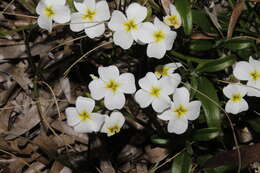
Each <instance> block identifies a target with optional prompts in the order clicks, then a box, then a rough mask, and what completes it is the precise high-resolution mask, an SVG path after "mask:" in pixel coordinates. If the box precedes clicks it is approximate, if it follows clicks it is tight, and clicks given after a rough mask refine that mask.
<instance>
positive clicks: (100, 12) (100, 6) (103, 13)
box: [95, 0, 110, 22]
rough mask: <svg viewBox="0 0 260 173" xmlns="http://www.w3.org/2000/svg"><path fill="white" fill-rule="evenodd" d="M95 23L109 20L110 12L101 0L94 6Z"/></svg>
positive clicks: (105, 3)
mask: <svg viewBox="0 0 260 173" xmlns="http://www.w3.org/2000/svg"><path fill="white" fill-rule="evenodd" d="M96 12H97V14H96V15H95V21H100V22H101V21H105V20H108V19H109V18H110V11H109V7H108V4H107V2H106V1H104V0H102V1H99V2H98V3H97V4H96Z"/></svg>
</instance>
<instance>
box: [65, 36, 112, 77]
mask: <svg viewBox="0 0 260 173" xmlns="http://www.w3.org/2000/svg"><path fill="white" fill-rule="evenodd" d="M111 43H112V41H110V42H106V43H104V44H101V45H99V46H97V47H95V48H94V49H91V50H90V51H88V52H87V53H85V54H84V55H82V56H81V57H80V58H79V59H78V60H76V61H75V62H74V63H73V64H72V65H71V66H70V67H69V68H68V69H67V70H66V71H65V72H64V77H66V76H67V75H68V74H69V72H70V70H71V69H72V68H73V67H74V66H75V65H76V64H77V63H79V62H80V61H81V60H82V59H83V58H85V57H86V56H87V55H89V54H90V53H92V52H94V51H95V50H97V49H99V48H101V47H103V46H106V45H109V44H111Z"/></svg>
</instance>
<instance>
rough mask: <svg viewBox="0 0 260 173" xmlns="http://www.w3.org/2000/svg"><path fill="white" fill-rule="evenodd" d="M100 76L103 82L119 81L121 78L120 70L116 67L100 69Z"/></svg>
mask: <svg viewBox="0 0 260 173" xmlns="http://www.w3.org/2000/svg"><path fill="white" fill-rule="evenodd" d="M98 74H99V76H100V78H101V79H102V80H103V81H109V80H117V79H118V78H119V70H118V68H117V67H116V66H115V65H110V66H108V67H99V68H98Z"/></svg>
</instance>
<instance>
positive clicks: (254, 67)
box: [233, 57, 260, 97]
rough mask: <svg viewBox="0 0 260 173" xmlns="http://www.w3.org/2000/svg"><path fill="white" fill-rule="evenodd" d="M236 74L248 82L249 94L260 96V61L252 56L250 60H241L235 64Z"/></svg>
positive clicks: (234, 72) (238, 77)
mask: <svg viewBox="0 0 260 173" xmlns="http://www.w3.org/2000/svg"><path fill="white" fill-rule="evenodd" d="M233 74H234V76H235V77H236V78H237V79H239V80H245V81H248V82H247V86H250V87H247V89H248V92H247V95H248V96H255V97H260V61H259V60H255V59H253V58H252V57H250V58H249V62H246V61H240V62H238V63H237V64H236V65H235V68H234V71H233Z"/></svg>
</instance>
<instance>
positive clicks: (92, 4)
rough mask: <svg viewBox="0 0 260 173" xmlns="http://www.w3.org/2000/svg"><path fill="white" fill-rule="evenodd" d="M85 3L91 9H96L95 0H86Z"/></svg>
mask: <svg viewBox="0 0 260 173" xmlns="http://www.w3.org/2000/svg"><path fill="white" fill-rule="evenodd" d="M83 3H84V4H85V5H86V6H87V7H88V8H90V9H92V10H95V9H96V1H95V0H84V1H83Z"/></svg>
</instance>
